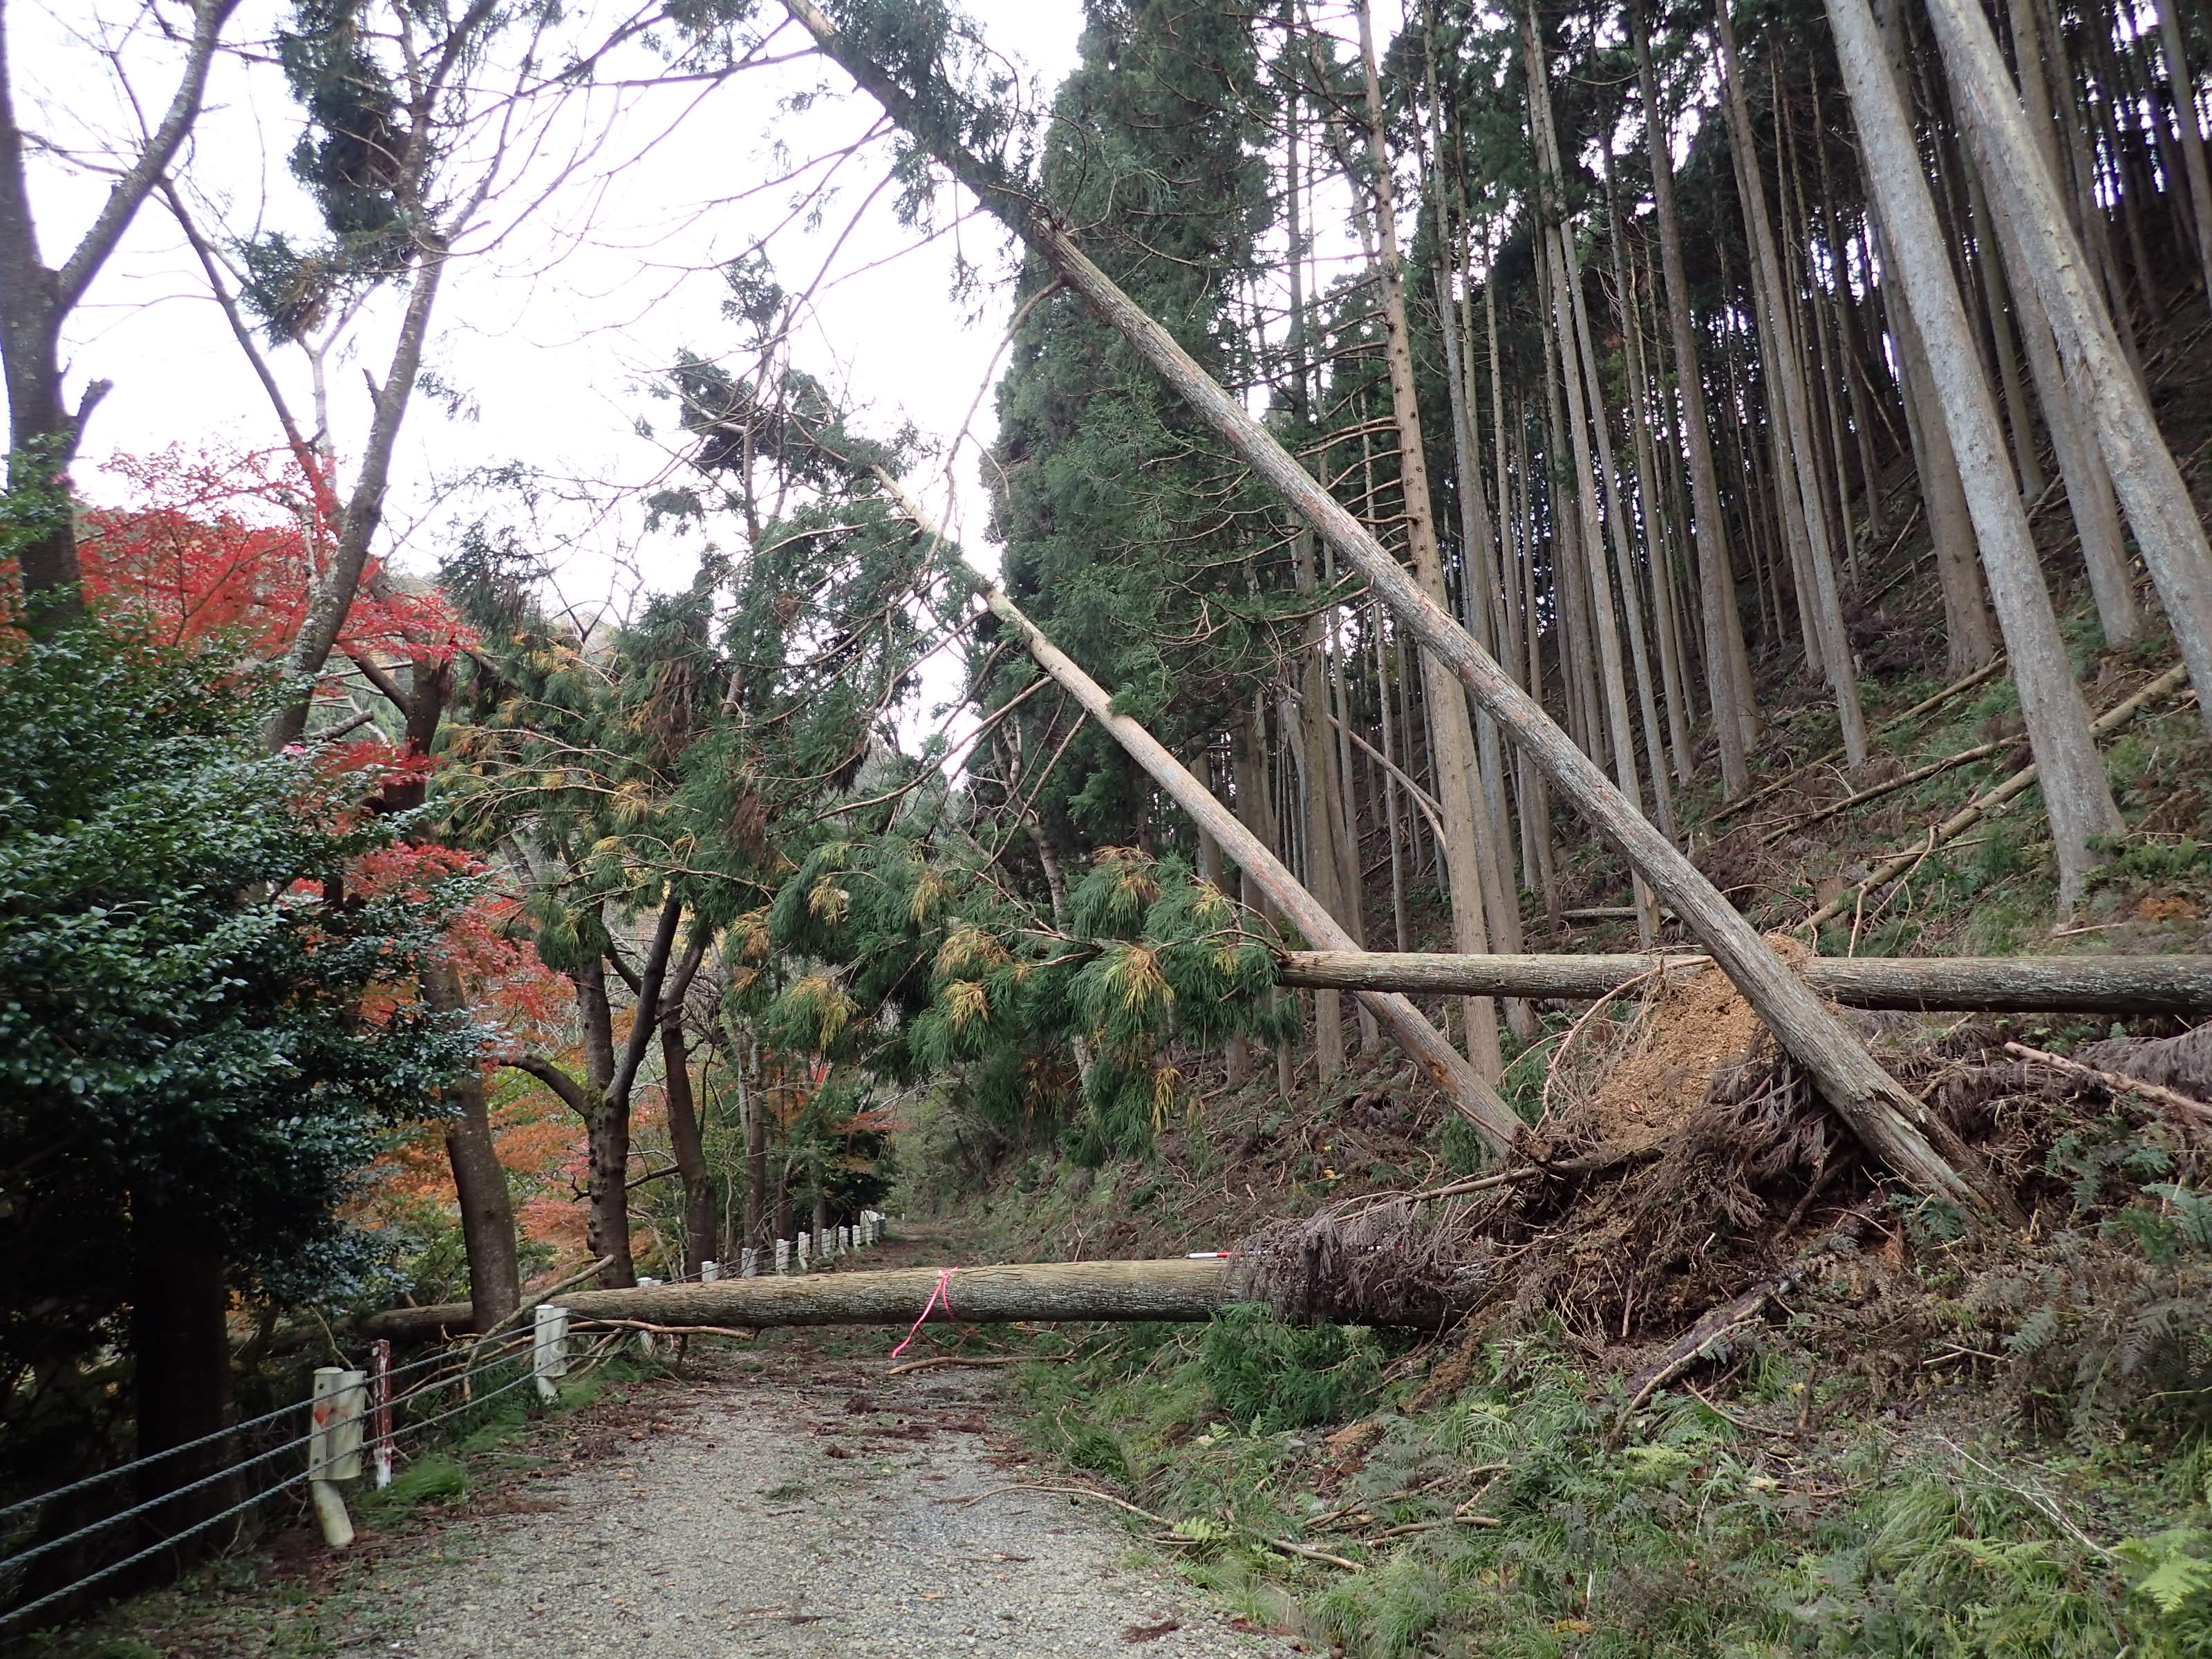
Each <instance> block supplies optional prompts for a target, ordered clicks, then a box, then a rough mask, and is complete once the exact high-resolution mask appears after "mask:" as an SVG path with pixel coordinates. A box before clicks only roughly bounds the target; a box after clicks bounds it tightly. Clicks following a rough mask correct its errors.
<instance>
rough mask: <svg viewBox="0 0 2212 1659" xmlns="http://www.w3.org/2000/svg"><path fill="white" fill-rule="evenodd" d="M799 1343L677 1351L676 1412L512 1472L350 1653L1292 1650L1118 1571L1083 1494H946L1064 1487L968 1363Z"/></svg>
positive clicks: (1150, 1658) (1105, 1533) (1153, 1654)
mask: <svg viewBox="0 0 2212 1659" xmlns="http://www.w3.org/2000/svg"><path fill="white" fill-rule="evenodd" d="M817 1341H818V1340H817V1339H813V1338H811V1337H805V1336H798V1335H793V1336H790V1337H787V1338H784V1339H782V1340H777V1341H775V1343H774V1344H773V1346H771V1345H770V1344H769V1343H763V1345H762V1347H761V1348H760V1349H757V1350H750V1351H748V1350H737V1351H729V1352H711V1353H707V1354H701V1353H699V1352H696V1349H695V1353H694V1357H693V1358H692V1359H691V1361H690V1362H689V1363H688V1364H686V1366H685V1370H686V1371H687V1373H689V1374H690V1378H691V1383H692V1385H693V1386H691V1387H690V1388H689V1389H684V1390H683V1397H684V1398H685V1399H686V1400H687V1401H688V1402H689V1403H688V1405H687V1406H685V1407H683V1408H680V1409H678V1410H673V1411H669V1412H667V1413H665V1414H663V1415H661V1416H659V1417H658V1418H656V1417H653V1416H652V1415H650V1414H647V1415H644V1416H641V1417H638V1418H636V1419H635V1420H634V1421H632V1422H630V1423H628V1424H625V1425H622V1426H619V1427H615V1426H610V1427H604V1428H596V1427H594V1426H592V1425H581V1426H580V1429H579V1431H578V1432H577V1434H576V1436H575V1439H576V1442H577V1443H578V1444H579V1445H580V1446H581V1447H583V1448H585V1449H586V1450H587V1451H588V1450H589V1449H592V1445H593V1443H592V1438H591V1437H592V1436H593V1435H594V1434H597V1435H598V1436H599V1443H598V1448H597V1449H599V1450H600V1451H601V1452H602V1453H605V1452H610V1451H611V1453H612V1455H599V1456H587V1457H586V1459H585V1460H583V1461H579V1462H574V1464H572V1466H571V1468H569V1469H568V1470H567V1471H563V1472H561V1473H558V1474H555V1475H553V1476H552V1477H551V1478H547V1479H535V1480H530V1481H529V1483H528V1484H529V1486H530V1488H531V1492H530V1496H531V1498H532V1500H534V1501H532V1502H529V1503H527V1504H523V1505H520V1506H519V1507H521V1508H523V1509H524V1510H526V1511H527V1512H526V1513H521V1514H514V1515H511V1516H499V1517H498V1518H496V1519H494V1520H492V1521H490V1522H488V1523H487V1528H486V1532H485V1534H484V1536H483V1538H482V1540H481V1541H480V1542H479V1544H478V1547H477V1550H475V1551H471V1552H470V1553H471V1555H472V1556H474V1558H475V1559H473V1560H472V1561H471V1563H470V1564H469V1565H467V1566H465V1567H461V1568H456V1569H444V1568H441V1569H439V1570H437V1571H434V1572H432V1573H429V1574H428V1575H426V1576H425V1577H423V1578H422V1580H420V1581H419V1588H418V1589H415V1590H412V1591H410V1592H409V1594H408V1600H409V1601H410V1602H412V1603H413V1605H412V1606H411V1607H404V1608H401V1607H387V1609H386V1619H387V1620H391V1622H390V1623H387V1624H386V1627H385V1629H383V1630H382V1631H379V1632H375V1636H380V1637H381V1638H382V1640H381V1641H377V1640H375V1639H374V1637H370V1638H369V1640H370V1642H371V1644H372V1645H373V1646H376V1647H382V1648H383V1650H385V1651H386V1652H387V1653H399V1654H405V1655H409V1656H416V1659H507V1656H512V1655H513V1654H516V1653H518V1652H523V1651H530V1652H534V1653H540V1654H547V1655H560V1656H564V1659H565V1656H570V1655H576V1654H592V1655H613V1654H619V1655H623V1656H631V1655H635V1656H639V1659H732V1656H744V1655H754V1654H760V1655H775V1656H805V1659H873V1656H878V1655H880V1656H884V1659H952V1656H963V1659H964V1656H968V1655H975V1654H997V1655H1004V1656H1010V1659H1012V1656H1018V1659H1033V1656H1034V1659H1046V1656H1057V1655H1063V1654H1066V1655H1079V1656H1090V1655H1106V1654H1119V1655H1130V1654H1139V1655H1144V1656H1147V1659H1199V1656H1207V1659H1211V1656H1230V1655H1237V1656H1247V1659H1261V1656H1267V1659H1273V1656H1284V1655H1290V1654H1293V1653H1297V1652H1301V1651H1305V1650H1303V1649H1301V1648H1299V1647H1297V1645H1295V1644H1292V1643H1291V1642H1290V1641H1288V1640H1285V1639H1283V1638H1277V1637H1272V1636H1266V1635H1262V1634H1259V1633H1256V1632H1249V1631H1239V1630H1237V1628H1235V1627H1234V1626H1233V1624H1232V1623H1231V1620H1230V1618H1229V1617H1228V1616H1227V1615H1226V1614H1224V1613H1218V1612H1216V1611H1211V1610H1209V1609H1208V1608H1206V1606H1205V1605H1204V1604H1203V1603H1202V1602H1201V1601H1200V1598H1199V1596H1198V1595H1197V1594H1196V1593H1195V1592H1194V1591H1193V1590H1192V1589H1190V1588H1189V1587H1188V1586H1187V1585H1184V1584H1182V1583H1180V1582H1178V1581H1177V1580H1176V1579H1175V1578H1174V1577H1172V1576H1170V1575H1169V1574H1166V1573H1164V1572H1159V1571H1143V1570H1137V1569H1131V1568H1126V1567H1123V1566H1121V1565H1119V1564H1120V1562H1121V1559H1122V1558H1123V1557H1125V1556H1126V1555H1127V1552H1128V1550H1129V1547H1130V1540H1129V1537H1128V1534H1127V1533H1126V1532H1124V1531H1123V1530H1121V1528H1119V1527H1117V1526H1115V1525H1114V1524H1113V1523H1112V1522H1109V1521H1106V1520H1103V1519H1102V1518H1100V1516H1099V1515H1098V1513H1097V1505H1095V1504H1093V1505H1086V1506H1085V1508H1083V1509H1080V1510H1079V1509H1077V1508H1076V1507H1074V1506H1073V1504H1072V1503H1071V1501H1070V1500H1069V1499H1067V1498H1061V1497H1052V1496H1048V1495H1045V1494H1042V1493H1037V1492H1008V1493H1005V1494H1003V1495H1001V1496H998V1497H992V1498H983V1499H982V1500H981V1502H979V1503H974V1504H951V1503H947V1502H945V1500H946V1499H948V1498H960V1497H964V1496H970V1495H973V1494H976V1493H981V1492H990V1491H992V1490H993V1489H994V1488H997V1487H1001V1486H1007V1485H1010V1484H1012V1483H1015V1482H1018V1481H1022V1480H1036V1481H1042V1482H1046V1483H1055V1482H1056V1481H1057V1482H1058V1483H1060V1484H1065V1480H1064V1477H1056V1475H1055V1474H1054V1473H1053V1472H1051V1471H1049V1470H1042V1471H1041V1470H1039V1469H1037V1468H1030V1470H1028V1471H1027V1472H1026V1473H1024V1471H1023V1470H1022V1469H1021V1468H1019V1465H1021V1464H1022V1462H1024V1459H1023V1457H1022V1455H1021V1454H1020V1452H1019V1451H1018V1449H1016V1448H1015V1445H1014V1442H1013V1440H1012V1437H1011V1436H1009V1435H1008V1434H1007V1433H1006V1432H1005V1431H1006V1428H1007V1427H1009V1426H1010V1417H1009V1413H1008V1410H1007V1407H1006V1406H1005V1405H1004V1404H1003V1403H1002V1402H1000V1401H996V1400H994V1398H992V1397H991V1395H990V1394H989V1392H988V1387H989V1385H988V1383H987V1382H985V1381H984V1380H982V1379H981V1378H979V1377H977V1376H975V1374H974V1373H963V1372H960V1371H957V1370H956V1371H949V1372H948V1371H929V1372H925V1373H921V1374H920V1375H916V1376H903V1377H892V1378H888V1379H886V1378H884V1376H882V1372H883V1370H884V1367H885V1364H886V1363H887V1362H886V1361H884V1359H882V1358H868V1359H866V1360H863V1361H854V1360H849V1359H841V1358H823V1357H820V1355H819V1352H818V1348H817ZM882 1346H883V1347H884V1349H885V1350H888V1349H889V1348H890V1346H892V1340H891V1339H888V1338H886V1339H885V1340H884V1342H883V1344H882ZM673 1394H674V1391H673V1390H671V1391H670V1394H669V1395H662V1396H660V1397H661V1398H669V1397H671V1395H673ZM594 1410H595V1412H596V1408H594ZM494 1507H495V1509H496V1507H497V1506H496V1505H495V1506H494ZM395 1626H396V1627H395ZM1163 1626H1172V1628H1166V1629H1163V1628H1162V1627H1163ZM1151 1632H1158V1634H1157V1635H1153V1634H1151ZM363 1634H364V1635H367V1632H363Z"/></svg>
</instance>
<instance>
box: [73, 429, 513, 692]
mask: <svg viewBox="0 0 2212 1659" xmlns="http://www.w3.org/2000/svg"><path fill="white" fill-rule="evenodd" d="M104 470H105V471H108V472H110V473H112V474H113V475H114V476H115V477H118V478H120V479H121V480H123V481H124V483H125V484H126V485H128V487H129V491H130V494H131V496H132V498H133V504H132V505H131V506H128V507H92V508H89V509H88V510H87V511H86V512H85V513H84V515H83V518H82V524H81V529H80V533H79V542H78V556H79V558H80V559H81V561H82V564H83V567H84V586H85V592H86V594H87V595H88V597H90V598H93V599H107V600H109V601H111V602H112V603H115V604H118V605H123V606H126V607H128V608H129V609H131V611H134V612H136V613H137V615H138V616H139V617H141V618H143V620H144V621H145V622H147V623H150V624H151V625H152V627H153V628H154V629H155V633H156V634H157V635H158V636H160V637H161V638H163V639H166V640H167V641H169V642H171V643H173V644H179V645H182V644H187V643H191V642H194V641H204V640H210V639H215V638H218V637H220V638H223V639H225V640H226V641H228V642H233V643H235V644H236V645H237V646H238V647H240V649H241V650H242V651H244V652H246V653H250V654H252V655H254V656H258V657H262V658H270V657H275V656H276V655H278V654H280V653H282V652H283V650H284V648H285V647H287V646H289V644H290V643H291V642H292V641H293V640H294V639H295V637H296V636H297V635H298V634H299V631H300V629H301V624H302V623H304V622H305V620H306V618H307V605H308V601H309V599H310V598H311V597H312V595H313V592H314V591H315V588H316V586H318V585H319V582H320V581H321V580H322V578H323V577H324V575H325V574H326V572H327V569H328V567H329V562H330V559H331V550H332V549H333V548H334V546H335V545H336V543H337V534H336V525H337V502H336V499H335V497H334V496H333V495H331V490H330V489H329V487H328V486H327V484H326V483H324V482H323V481H322V480H321V479H320V478H319V477H317V476H315V474H314V473H313V472H312V471H310V469H309V468H308V467H307V466H306V465H302V464H301V460H300V459H299V458H298V457H297V456H296V455H295V454H294V453H292V452H291V451H290V450H289V449H276V450H261V451H252V452H246V453H231V454H217V453H210V452H202V453H199V454H197V455H194V454H191V453H187V452H186V451H185V450H184V449H183V448H182V447H177V446H172V447H170V448H167V449H165V450H163V451H161V453H158V454H155V455H147V456H118V458H116V459H114V460H112V461H110V462H109V463H108V464H107V465H106V468H105V469H104ZM382 574H383V573H382V571H381V569H380V566H379V564H378V562H377V561H376V560H374V559H373V558H372V559H371V560H370V561H369V562H368V566H367V567H366V568H365V569H364V571H363V574H362V585H361V590H360V592H359V593H358V594H357V596H356V598H355V599H354V603H353V608H352V609H351V610H350V611H349V612H348V613H347V616H346V620H345V625H344V627H343V629H342V630H341V632H340V634H339V635H338V646H339V648H340V649H341V650H343V651H347V652H353V653H367V652H375V653H379V654H398V655H400V656H405V657H410V658H412V657H425V656H427V657H428V658H430V659H432V660H436V661H442V660H445V659H447V658H449V657H451V656H452V654H453V653H454V652H456V651H458V650H460V649H463V648H464V647H466V646H468V645H470V644H471V643H473V636H472V635H471V633H470V630H469V629H468V628H467V626H466V624H465V623H462V621H461V620H460V619H459V617H456V616H455V615H454V614H453V609H452V607H451V606H449V605H447V603H446V602H445V600H444V599H443V598H442V597H441V595H439V594H438V593H436V592H435V591H425V592H410V591H408V590H407V589H406V588H405V587H404V586H401V585H400V584H398V583H396V582H392V581H388V580H380V578H381V576H382Z"/></svg>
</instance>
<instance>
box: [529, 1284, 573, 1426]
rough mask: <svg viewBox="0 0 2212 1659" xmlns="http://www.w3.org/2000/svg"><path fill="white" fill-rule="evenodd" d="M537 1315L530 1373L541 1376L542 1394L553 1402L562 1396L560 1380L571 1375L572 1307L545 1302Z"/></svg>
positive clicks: (541, 1397)
mask: <svg viewBox="0 0 2212 1659" xmlns="http://www.w3.org/2000/svg"><path fill="white" fill-rule="evenodd" d="M535 1319H536V1321H537V1323H536V1325H535V1326H534V1328H533V1329H532V1337H533V1339H534V1340H532V1344H531V1348H530V1372H531V1375H532V1376H534V1377H536V1378H537V1379H538V1398H539V1399H540V1400H543V1401H545V1402H547V1403H548V1404H549V1405H550V1403H552V1401H554V1400H555V1399H556V1398H558V1397H559V1395H560V1393H561V1388H560V1383H559V1382H558V1379H559V1378H561V1377H563V1376H568V1310H567V1309H566V1308H556V1307H555V1306H554V1305H553V1304H551V1303H550V1302H541V1303H539V1304H538V1307H537V1310H536V1312H535Z"/></svg>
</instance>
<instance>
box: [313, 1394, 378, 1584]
mask: <svg viewBox="0 0 2212 1659" xmlns="http://www.w3.org/2000/svg"><path fill="white" fill-rule="evenodd" d="M367 1380H368V1374H367V1373H366V1372H363V1371H349V1370H341V1369H339V1368H338V1367H337V1366H336V1365H323V1366H319V1367H318V1368H317V1369H316V1371H315V1395H314V1406H313V1428H312V1430H311V1431H310V1432H309V1435H308V1437H307V1491H308V1494H309V1496H310V1497H311V1498H313V1500H314V1505H315V1518H316V1519H317V1520H318V1521H319V1522H321V1523H322V1528H323V1541H324V1542H325V1543H326V1544H328V1545H329V1546H330V1547H331V1548H332V1549H334V1550H342V1549H344V1548H345V1547H347V1546H348V1545H349V1544H351V1543H352V1542H353V1517H352V1516H349V1515H348V1514H347V1513H346V1506H345V1498H344V1496H343V1494H342V1493H341V1492H339V1491H338V1488H337V1483H338V1482H339V1481H341V1480H356V1479H358V1478H359V1477H360V1474H361V1414H362V1396H363V1395H364V1394H365V1393H366V1392H367V1390H366V1389H364V1387H363V1384H364V1383H366V1382H367Z"/></svg>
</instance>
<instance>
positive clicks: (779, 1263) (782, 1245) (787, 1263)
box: [775, 1238, 791, 1273]
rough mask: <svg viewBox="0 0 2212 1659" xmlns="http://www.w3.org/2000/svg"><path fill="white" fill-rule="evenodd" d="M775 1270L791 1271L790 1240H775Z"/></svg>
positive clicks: (780, 1271)
mask: <svg viewBox="0 0 2212 1659" xmlns="http://www.w3.org/2000/svg"><path fill="white" fill-rule="evenodd" d="M775 1270H776V1272H777V1273H789V1272H790V1271H791V1241H790V1240H789V1239H787V1238H779V1239H777V1240H776V1241H775Z"/></svg>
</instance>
